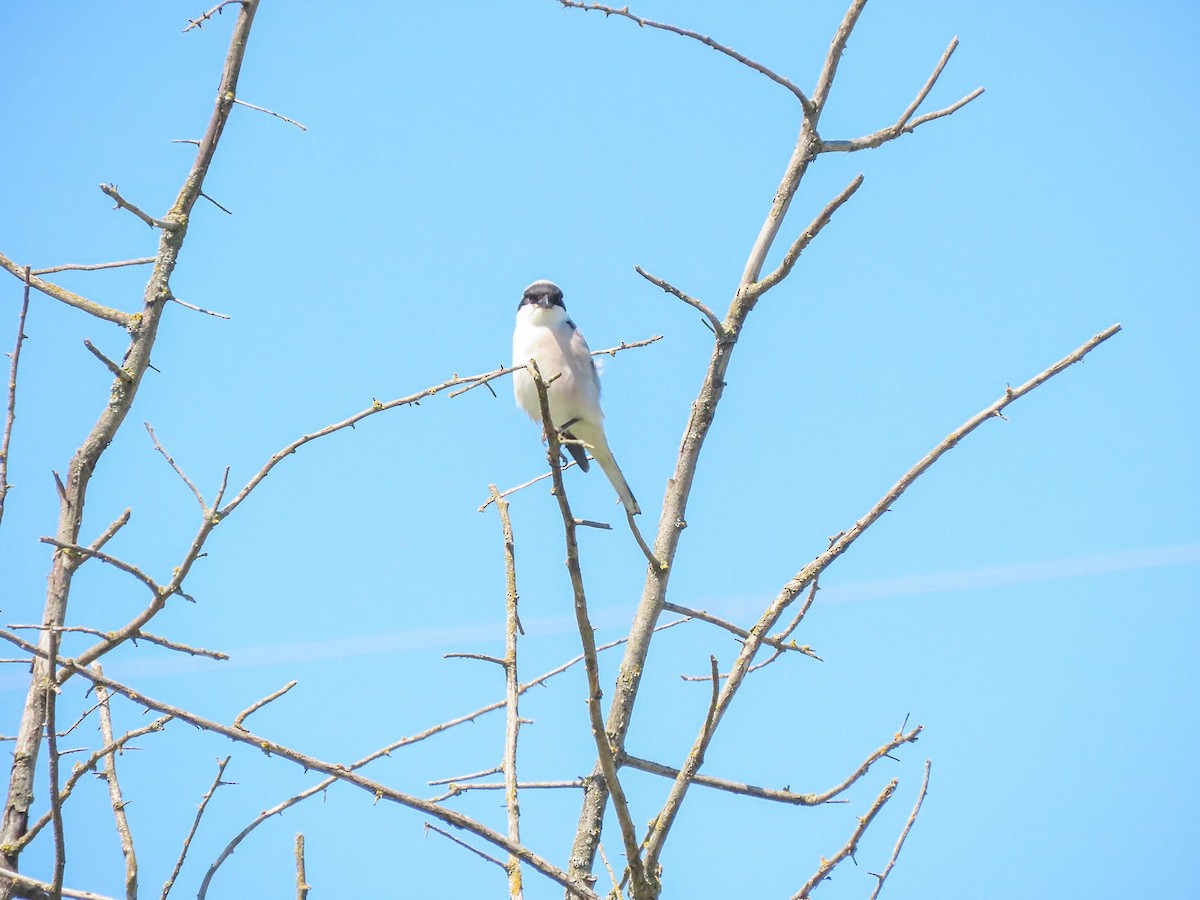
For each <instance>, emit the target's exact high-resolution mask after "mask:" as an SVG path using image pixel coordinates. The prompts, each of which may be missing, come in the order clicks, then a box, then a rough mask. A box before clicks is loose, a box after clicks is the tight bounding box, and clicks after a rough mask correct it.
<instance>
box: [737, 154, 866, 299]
mask: <svg viewBox="0 0 1200 900" xmlns="http://www.w3.org/2000/svg"><path fill="white" fill-rule="evenodd" d="M862 183H863V176H862V175H861V174H860V175H856V176H854V179H853V180H852V181H851V182H850V183H849V184H848V185H846V186H845V187H844V188H842V191H841V193H839V194H838V195H837V196H836V197H834V198H833V199H832V200H830V201H829V202H828V203H826V204H825V208H824V209H823V210H821V212H820V213H818V214H817V217H816V218H815V219H813V220H812V222H810V223H809V226H808V227H807V228H805V229H804V230H803V231H802V232H800V236H799V237H797V238H796V240H795V241H793V242H792V246H791V247H789V248H788V251H787V253H785V254H784V255H783V259H782V260H780V262H779V265H778V266H777V267H776V268H775V270H774V271H773V272H771V274H769V275H768V276H767V277H766V278H764V279H763V280H762V281H760V282H758V283H757V284H755V285H754V286H753V292H754V297H755V299H756V300H757V299H758V298H759V297H761V296H762V295H763V294H765V293H766V292H767V291H769V290H770V289H771V288H773V287H774V286H775V285H777V284H779V282H781V281H783V279H785V278H787V277H788V275H789V274H790V273H791V271H792V268H793V267H794V266H795V265H796V261H797V260H798V259H800V254H801V253H803V252H804V250H805V248H806V247H807V246H808V245H809V244H811V243H812V241H813V238H815V237H816V236H817V235H818V234H820V233H821V229H823V228H824V227H825V226H826V225H828V224H829V220H830V219H832V218H833V214H834V213H836V212H837V211H838V210H839V209H841V208H842V205H843V204H844V203H845V202H846V201H847V200H849V199H850V198H851V197H853V196H854V194H855V192H856V191H857V190H858V189H859V187H861V186H862Z"/></svg>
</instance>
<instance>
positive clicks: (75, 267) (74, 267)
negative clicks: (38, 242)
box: [33, 256, 154, 275]
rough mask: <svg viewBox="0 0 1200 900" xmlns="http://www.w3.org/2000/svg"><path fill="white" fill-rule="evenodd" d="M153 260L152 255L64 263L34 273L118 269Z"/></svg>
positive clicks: (146, 263)
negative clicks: (114, 259) (104, 261)
mask: <svg viewBox="0 0 1200 900" xmlns="http://www.w3.org/2000/svg"><path fill="white" fill-rule="evenodd" d="M153 262H154V257H153V256H144V257H142V258H141V259H123V260H121V261H119V262H106V263H66V264H64V265H61V266H51V267H50V268H48V269H34V270H33V274H34V275H53V274H54V273H55V272H98V271H100V270H101V269H119V268H121V267H122V266H148V265H150V264H151V263H153Z"/></svg>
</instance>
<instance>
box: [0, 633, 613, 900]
mask: <svg viewBox="0 0 1200 900" xmlns="http://www.w3.org/2000/svg"><path fill="white" fill-rule="evenodd" d="M0 639H3V640H6V641H9V642H10V643H12V644H15V645H16V646H18V647H20V648H21V649H22V650H24V651H26V652H28V653H33V654H36V655H37V656H39V657H44V656H45V655H46V651H45V650H43V649H41V648H40V647H38V646H37V645H35V644H31V643H29V642H28V641H26V640H24V639H23V638H21V637H20V636H19V635H16V634H13V633H12V632H10V631H2V630H0ZM55 663H56V664H57V665H58V666H61V667H62V668H63V669H67V670H70V672H71V673H72V674H76V675H80V676H82V677H83V678H85V679H87V680H88V681H90V682H92V683H93V684H95V685H102V686H104V687H106V688H108V690H109V691H110V692H112V693H117V694H121V695H122V696H123V697H126V698H128V699H129V700H131V701H133V702H134V703H136V704H138V705H139V706H142V707H145V708H146V709H152V710H155V711H156V712H160V713H165V714H167V715H170V716H172V717H174V718H176V719H179V720H180V721H181V722H187V723H188V724H190V725H193V726H195V727H197V728H201V729H203V730H204V731H208V732H210V733H212V734H218V735H221V736H222V737H225V738H228V739H229V740H232V741H235V742H237V743H240V744H246V745H247V746H250V747H255V748H257V749H258V750H260V751H261V752H263V753H265V754H267V755H268V756H276V757H279V758H280V759H286V760H287V761H288V762H291V763H293V764H294V765H297V766H299V767H301V768H303V769H305V770H311V771H315V772H321V773H322V774H325V775H331V776H334V778H335V779H336V780H338V781H341V782H343V783H344V784H349V785H353V786H354V787H356V788H358V789H359V790H362V791H364V792H367V793H369V794H371V795H373V796H374V797H375V798H376V799H379V800H385V799H386V800H389V801H391V802H393V803H397V804H399V805H402V806H406V807H408V808H410V809H415V810H418V811H419V812H423V813H425V814H426V815H429V816H433V817H434V818H436V819H440V820H441V821H443V822H445V823H446V824H448V825H450V826H452V827H454V828H461V829H463V830H466V831H470V832H471V833H472V834H475V835H476V836H478V837H481V838H483V839H484V840H485V841H487V842H488V843H490V844H493V845H495V846H497V847H500V848H501V849H503V850H506V851H508V852H509V853H513V854H516V855H517V856H519V857H520V859H521V861H522V862H523V863H525V864H526V865H528V866H531V867H532V868H534V869H536V870H537V871H538V872H540V873H542V874H543V875H545V876H546V877H547V878H549V879H551V880H552V881H555V882H557V883H558V884H560V885H561V886H563V887H565V888H567V889H569V890H570V891H572V892H574V893H575V894H577V895H579V896H580V897H583V898H585V900H599V898H598V897H597V896H596V894H595V892H594V891H592V890H591V889H590V888H588V887H585V886H583V885H579V884H575V883H573V882H572V879H571V876H569V875H568V874H567V873H566V872H564V871H563V870H561V869H559V868H558V867H557V866H555V865H554V864H553V863H551V862H549V861H548V860H546V859H544V858H542V857H541V856H538V855H537V854H536V853H534V852H533V851H532V850H530V849H529V848H528V847H525V846H524V845H516V844H513V843H512V842H511V841H510V840H508V838H506V837H505V836H504V835H502V834H500V833H499V832H498V831H495V830H494V829H492V828H489V827H488V826H486V825H484V824H483V823H481V822H478V821H476V820H475V819H472V818H470V817H469V816H466V815H464V814H462V813H460V812H457V811H455V810H452V809H447V808H445V807H442V806H438V805H437V804H435V803H431V802H429V801H428V800H423V799H421V798H420V797H414V796H413V795H411V794H406V793H404V792H403V791H399V790H396V789H395V788H392V787H389V786H388V785H385V784H383V783H381V782H378V781H374V780H373V779H370V778H365V777H363V776H361V775H359V774H357V773H356V772H353V771H351V769H350V768H349V767H347V766H345V765H343V764H341V763H331V762H327V761H325V760H322V759H318V758H317V757H315V756H310V755H309V754H307V753H303V752H301V751H299V750H296V749H293V748H292V747H288V746H286V745H284V744H280V743H277V742H275V741H272V740H269V739H267V738H266V737H264V736H262V735H259V734H255V733H253V732H250V731H246V730H245V729H244V728H234V727H233V726H232V725H225V724H223V723H221V722H217V721H214V720H212V719H206V718H204V717H203V716H200V715H198V714H196V713H194V712H191V711H190V710H186V709H183V708H181V707H177V706H173V705H171V704H169V703H165V702H163V701H161V700H158V699H156V698H154V697H151V696H149V695H147V694H145V693H143V692H142V691H138V690H135V689H133V688H131V687H129V686H128V685H125V684H122V683H121V682H118V681H114V680H113V679H111V678H109V677H108V676H106V675H101V674H99V673H97V672H95V671H92V670H90V669H87V668H83V667H81V666H80V665H78V664H77V663H76V662H75V661H74V660H72V659H64V658H63V657H56V658H55Z"/></svg>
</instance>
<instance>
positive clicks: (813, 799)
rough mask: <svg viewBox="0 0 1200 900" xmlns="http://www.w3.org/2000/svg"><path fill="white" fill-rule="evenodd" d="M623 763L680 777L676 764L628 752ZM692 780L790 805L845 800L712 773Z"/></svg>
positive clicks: (665, 776)
mask: <svg viewBox="0 0 1200 900" xmlns="http://www.w3.org/2000/svg"><path fill="white" fill-rule="evenodd" d="M621 763H622V764H623V765H626V766H628V767H629V768H631V769H637V770H638V771H639V772H648V773H649V774H651V775H661V776H662V777H663V778H671V779H674V778H678V777H679V770H678V769H676V768H675V767H674V766H665V765H663V764H662V763H657V762H653V761H652V760H649V759H642V758H640V757H637V756H630V755H628V754H626V755H625V756H623V757H621ZM692 781H693V783H694V784H698V785H701V786H703V787H709V788H713V789H715V790H718V791H725V792H726V793H729V794H741V795H743V796H746V797H754V798H755V799H757V800H771V801H773V802H775V803H786V804H788V805H790V806H819V805H821V804H822V803H833V802H843V801H834V800H832V799H829V798H828V797H827V795H821V794H797V793H795V792H794V791H790V790H787V789H782V790H781V789H777V788H768V787H759V786H758V785H754V784H747V783H746V782H744V781H730V780H729V779H727V778H717V777H715V776H712V775H703V774H697V775H696V776H695V778H693V779H692ZM823 797H826V799H822V798H823Z"/></svg>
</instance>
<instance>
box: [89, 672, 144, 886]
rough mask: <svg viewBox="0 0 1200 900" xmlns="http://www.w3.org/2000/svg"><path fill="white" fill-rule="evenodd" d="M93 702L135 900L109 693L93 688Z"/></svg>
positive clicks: (134, 870)
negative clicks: (97, 709) (97, 711)
mask: <svg viewBox="0 0 1200 900" xmlns="http://www.w3.org/2000/svg"><path fill="white" fill-rule="evenodd" d="M93 668H94V669H95V672H96V674H97V675H103V674H104V672H103V670H102V669H101V668H100V664H99V663H96V665H95V666H93ZM96 699H97V700H99V701H100V737H101V739H102V740H103V741H104V743H105V744H107V745H109V746H111V747H112V749H111V750H110V751H109V752H108V754H107V755H106V756H105V757H104V780H105V781H107V782H108V798H109V801H110V802H111V803H112V810H113V818H114V819H115V820H116V826H117V835H118V837H119V838H120V840H121V855H122V856H124V858H125V897H126V900H137V885H138V864H137V854H136V853H135V852H134V849H133V832H131V831H130V830H129V818H128V816H126V815H125V798H124V797H123V796H121V785H120V782H118V781H117V750H118V747H117V746H116V744H115V742H114V740H113V728H112V711H111V710H110V709H109V702H108V691H107V690H106V689H105V687H104V686H103V685H100V684H97V685H96Z"/></svg>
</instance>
